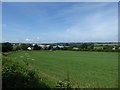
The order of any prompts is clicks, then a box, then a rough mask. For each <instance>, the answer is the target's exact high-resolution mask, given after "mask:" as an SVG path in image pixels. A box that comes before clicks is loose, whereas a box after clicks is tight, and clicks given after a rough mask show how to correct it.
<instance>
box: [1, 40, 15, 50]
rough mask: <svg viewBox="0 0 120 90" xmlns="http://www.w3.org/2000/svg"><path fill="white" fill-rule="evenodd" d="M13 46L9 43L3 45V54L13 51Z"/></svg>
mask: <svg viewBox="0 0 120 90" xmlns="http://www.w3.org/2000/svg"><path fill="white" fill-rule="evenodd" d="M12 46H13V45H12V44H11V43H9V42H7V43H2V52H8V51H12V48H13V47H12Z"/></svg>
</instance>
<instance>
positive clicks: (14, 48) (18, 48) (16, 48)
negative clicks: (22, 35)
mask: <svg viewBox="0 0 120 90" xmlns="http://www.w3.org/2000/svg"><path fill="white" fill-rule="evenodd" d="M20 49H21V48H20V46H19V45H17V46H13V51H16V50H20Z"/></svg>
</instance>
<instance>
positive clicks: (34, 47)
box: [33, 44, 41, 50]
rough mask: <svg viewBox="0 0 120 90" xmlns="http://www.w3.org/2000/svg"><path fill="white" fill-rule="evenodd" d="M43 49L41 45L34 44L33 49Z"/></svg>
mask: <svg viewBox="0 0 120 90" xmlns="http://www.w3.org/2000/svg"><path fill="white" fill-rule="evenodd" d="M40 49H41V47H39V46H38V45H37V44H35V45H34V46H33V50H40Z"/></svg>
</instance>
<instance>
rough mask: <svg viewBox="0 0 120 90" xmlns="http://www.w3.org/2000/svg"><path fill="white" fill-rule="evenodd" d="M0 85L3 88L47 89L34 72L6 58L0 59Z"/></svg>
mask: <svg viewBox="0 0 120 90" xmlns="http://www.w3.org/2000/svg"><path fill="white" fill-rule="evenodd" d="M2 61H3V62H2V83H3V84H2V85H3V89H4V88H49V86H47V85H46V84H45V83H43V82H42V81H40V79H39V77H38V75H37V74H36V72H35V71H34V70H33V69H31V68H30V67H29V66H27V65H26V66H23V65H21V64H20V63H18V62H16V61H13V60H11V59H9V58H7V57H4V56H3V58H2Z"/></svg>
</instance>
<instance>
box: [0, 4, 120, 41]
mask: <svg viewBox="0 0 120 90" xmlns="http://www.w3.org/2000/svg"><path fill="white" fill-rule="evenodd" d="M117 40H118V3H117V2H3V3H2V41H3V42H6V41H7V42H19V43H22V42H25V43H44V42H46V43H52V42H116V41H117Z"/></svg>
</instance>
